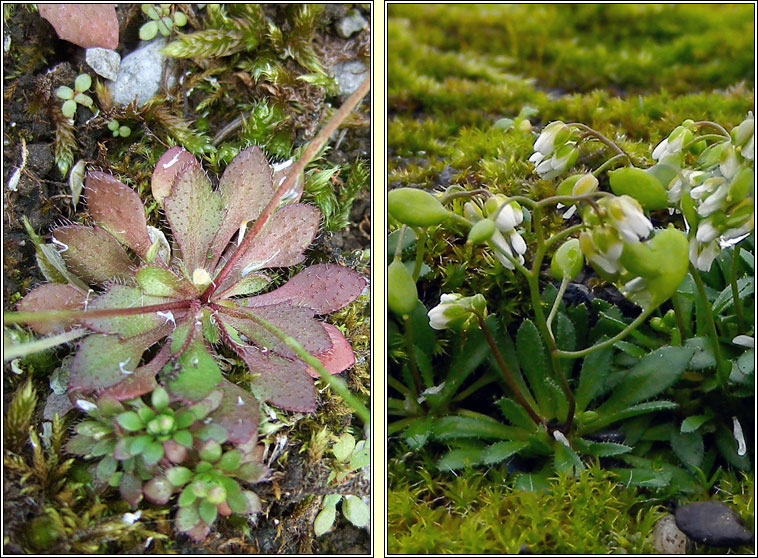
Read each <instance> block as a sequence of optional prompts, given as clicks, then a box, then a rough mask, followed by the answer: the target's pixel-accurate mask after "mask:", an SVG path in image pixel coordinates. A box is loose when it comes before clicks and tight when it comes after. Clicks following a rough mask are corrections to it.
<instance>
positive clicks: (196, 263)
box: [163, 165, 222, 276]
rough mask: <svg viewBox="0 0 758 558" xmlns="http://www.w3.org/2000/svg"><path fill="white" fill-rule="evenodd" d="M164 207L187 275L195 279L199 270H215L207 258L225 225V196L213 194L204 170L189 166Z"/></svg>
mask: <svg viewBox="0 0 758 558" xmlns="http://www.w3.org/2000/svg"><path fill="white" fill-rule="evenodd" d="M163 205H164V209H165V210H166V218H167V219H168V222H169V223H170V224H171V231H172V232H173V233H174V240H176V242H177V244H179V249H180V250H181V252H182V259H183V260H184V266H185V268H186V269H187V273H189V275H190V276H192V274H193V273H194V271H195V270H196V269H198V268H201V269H205V268H208V270H211V269H212V267H210V264H209V261H208V259H207V257H206V256H207V254H208V249H209V248H210V245H211V241H212V240H213V237H214V235H215V234H216V231H217V230H218V227H219V224H220V223H221V207H222V206H221V196H219V195H218V193H216V192H213V191H212V190H211V183H210V182H209V181H208V177H207V176H205V173H204V172H203V170H202V169H201V168H200V167H199V166H197V167H196V166H194V165H187V166H185V167H184V168H183V169H182V170H181V172H179V174H177V175H176V180H175V181H174V186H173V187H172V188H171V194H170V195H169V196H167V197H166V198H165V199H164V200H163Z"/></svg>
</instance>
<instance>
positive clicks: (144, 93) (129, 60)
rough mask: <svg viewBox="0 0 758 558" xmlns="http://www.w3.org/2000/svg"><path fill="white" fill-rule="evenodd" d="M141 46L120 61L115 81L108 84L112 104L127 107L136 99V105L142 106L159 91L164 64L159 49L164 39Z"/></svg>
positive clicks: (163, 45)
mask: <svg viewBox="0 0 758 558" xmlns="http://www.w3.org/2000/svg"><path fill="white" fill-rule="evenodd" d="M143 45H144V46H142V47H141V48H139V49H137V50H135V51H134V52H132V53H131V54H129V55H128V56H125V57H124V59H123V60H121V66H120V68H119V70H118V77H117V78H116V81H114V82H110V83H109V86H110V89H111V94H112V95H113V102H115V103H117V104H119V105H128V104H129V103H131V102H132V101H133V100H134V99H135V98H136V99H137V105H138V106H142V105H144V104H145V103H146V102H147V101H149V100H150V99H151V98H152V97H153V96H154V95H155V94H157V93H158V90H159V89H160V86H161V76H162V74H163V65H164V64H165V63H166V56H165V55H163V54H161V49H163V47H165V46H166V39H156V40H154V41H150V42H148V43H143ZM169 86H170V84H169Z"/></svg>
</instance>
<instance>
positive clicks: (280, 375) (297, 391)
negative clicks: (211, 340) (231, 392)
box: [232, 344, 316, 413]
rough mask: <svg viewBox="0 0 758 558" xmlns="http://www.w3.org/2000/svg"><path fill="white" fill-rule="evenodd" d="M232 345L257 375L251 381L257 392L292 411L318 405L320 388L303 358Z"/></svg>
mask: <svg viewBox="0 0 758 558" xmlns="http://www.w3.org/2000/svg"><path fill="white" fill-rule="evenodd" d="M232 348H233V349H234V350H235V352H236V353H237V354H238V355H239V356H240V357H241V358H242V360H244V361H245V364H247V366H248V368H249V369H250V372H252V373H253V374H255V375H256V376H255V377H253V378H252V380H251V381H250V384H251V386H252V387H253V391H254V392H255V393H256V395H259V396H260V397H261V398H262V399H263V400H265V401H270V402H271V403H273V404H274V405H276V406H277V407H281V408H282V409H286V410H288V411H297V412H300V413H310V412H311V411H313V410H314V409H315V408H316V388H315V387H314V385H313V379H312V378H311V377H310V376H309V375H308V373H307V372H306V371H305V364H304V363H303V362H301V361H298V360H295V361H292V360H287V359H285V358H282V357H279V356H276V355H272V354H270V353H269V354H263V353H262V352H261V351H260V350H258V349H257V348H256V347H252V346H242V345H237V344H234V345H233V347H232Z"/></svg>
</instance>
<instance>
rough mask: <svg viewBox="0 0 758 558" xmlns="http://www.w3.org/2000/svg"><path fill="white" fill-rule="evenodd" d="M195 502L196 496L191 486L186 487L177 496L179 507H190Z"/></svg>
mask: <svg viewBox="0 0 758 558" xmlns="http://www.w3.org/2000/svg"><path fill="white" fill-rule="evenodd" d="M195 500H197V495H196V494H195V491H194V490H192V485H191V484H190V485H187V486H185V487H184V489H183V490H182V493H181V494H180V495H179V502H178V503H179V507H180V508H186V507H188V506H191V505H192V504H194V503H195Z"/></svg>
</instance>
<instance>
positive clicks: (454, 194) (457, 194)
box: [440, 188, 493, 204]
mask: <svg viewBox="0 0 758 558" xmlns="http://www.w3.org/2000/svg"><path fill="white" fill-rule="evenodd" d="M474 196H484V197H485V198H491V197H492V196H493V194H492V192H490V191H489V190H485V189H484V188H479V189H477V190H467V191H465V192H451V193H449V194H445V195H444V196H442V197H441V198H440V203H441V204H446V203H447V202H449V201H451V200H454V199H456V198H473V197H474Z"/></svg>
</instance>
